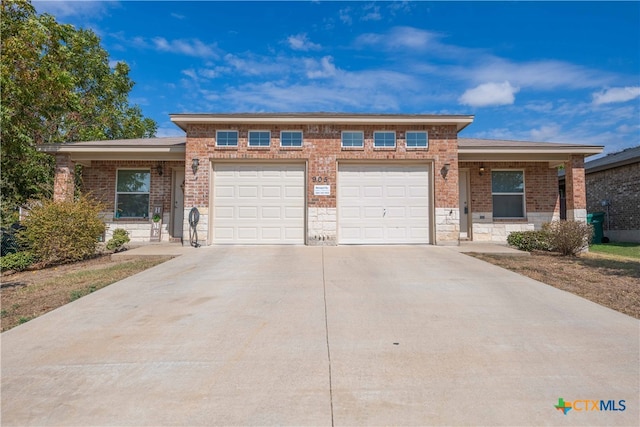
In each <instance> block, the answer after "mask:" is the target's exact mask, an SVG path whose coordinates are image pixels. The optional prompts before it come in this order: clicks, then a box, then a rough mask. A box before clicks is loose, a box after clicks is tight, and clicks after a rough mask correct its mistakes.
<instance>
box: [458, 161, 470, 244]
mask: <svg viewBox="0 0 640 427" xmlns="http://www.w3.org/2000/svg"><path fill="white" fill-rule="evenodd" d="M459 183H460V191H459V194H460V196H459V197H460V204H459V206H460V239H463V240H470V239H471V230H469V224H470V221H469V215H470V213H471V206H470V205H471V203H470V200H469V170H467V169H460V175H459Z"/></svg>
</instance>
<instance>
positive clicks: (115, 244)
mask: <svg viewBox="0 0 640 427" xmlns="http://www.w3.org/2000/svg"><path fill="white" fill-rule="evenodd" d="M130 240H131V239H130V238H129V232H128V231H127V230H125V229H124V228H116V229H115V230H113V238H111V239H109V241H108V242H107V249H108V250H110V251H114V252H119V251H121V250H122V246H124V244H125V243H128V242H129V241H130Z"/></svg>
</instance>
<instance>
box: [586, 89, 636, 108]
mask: <svg viewBox="0 0 640 427" xmlns="http://www.w3.org/2000/svg"><path fill="white" fill-rule="evenodd" d="M592 97H593V103H594V105H602V104H611V103H614V102H627V101H631V100H632V99H635V98H638V97H640V86H627V87H613V88H610V89H604V90H602V91H600V92H595V93H593V94H592Z"/></svg>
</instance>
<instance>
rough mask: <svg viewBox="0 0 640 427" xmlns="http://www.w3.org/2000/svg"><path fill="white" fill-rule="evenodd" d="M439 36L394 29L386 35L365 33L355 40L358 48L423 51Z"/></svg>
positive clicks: (421, 31)
mask: <svg viewBox="0 0 640 427" xmlns="http://www.w3.org/2000/svg"><path fill="white" fill-rule="evenodd" d="M439 37H440V36H439V35H438V34H437V33H434V32H431V31H426V30H421V29H418V28H413V27H394V28H392V29H391V30H389V31H388V32H387V33H386V34H377V33H365V34H362V35H360V36H359V37H358V38H356V41H355V44H356V46H360V47H367V46H374V47H378V48H382V49H384V50H396V49H411V50H424V49H426V48H427V47H430V46H432V45H433V44H434V43H435V42H436V40H437V39H438V38H439Z"/></svg>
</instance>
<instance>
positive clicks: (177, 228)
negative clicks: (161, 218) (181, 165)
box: [171, 169, 184, 239]
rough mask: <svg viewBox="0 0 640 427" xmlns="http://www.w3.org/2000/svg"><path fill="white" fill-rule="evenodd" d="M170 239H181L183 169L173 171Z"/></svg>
mask: <svg viewBox="0 0 640 427" xmlns="http://www.w3.org/2000/svg"><path fill="white" fill-rule="evenodd" d="M171 187H172V189H171V191H172V193H171V200H172V202H173V205H172V207H171V237H173V238H176V239H177V238H180V239H181V238H182V228H183V224H182V223H183V221H184V169H174V170H173V176H172V180H171Z"/></svg>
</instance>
